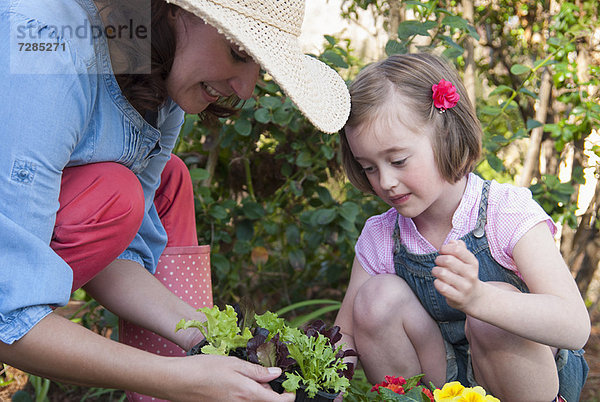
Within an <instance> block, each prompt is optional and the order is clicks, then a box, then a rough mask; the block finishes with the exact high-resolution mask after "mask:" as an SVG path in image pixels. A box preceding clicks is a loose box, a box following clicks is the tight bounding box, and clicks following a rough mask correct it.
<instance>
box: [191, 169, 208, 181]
mask: <svg viewBox="0 0 600 402" xmlns="http://www.w3.org/2000/svg"><path fill="white" fill-rule="evenodd" d="M190 176H191V177H192V181H202V180H206V179H208V178H209V177H210V173H209V172H208V170H206V169H202V168H193V169H190Z"/></svg>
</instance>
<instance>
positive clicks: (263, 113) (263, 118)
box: [254, 107, 271, 124]
mask: <svg viewBox="0 0 600 402" xmlns="http://www.w3.org/2000/svg"><path fill="white" fill-rule="evenodd" d="M254 118H255V119H256V121H258V122H259V123H263V124H266V123H268V122H270V121H271V111H270V110H269V109H267V108H264V107H263V108H260V109H257V110H256V111H255V112H254Z"/></svg>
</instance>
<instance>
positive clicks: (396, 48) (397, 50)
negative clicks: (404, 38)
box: [385, 40, 407, 56]
mask: <svg viewBox="0 0 600 402" xmlns="http://www.w3.org/2000/svg"><path fill="white" fill-rule="evenodd" d="M406 52H407V48H406V45H405V44H404V43H400V42H398V41H396V40H388V41H387V43H386V44H385V54H386V55H388V56H391V55H393V54H405V53H406Z"/></svg>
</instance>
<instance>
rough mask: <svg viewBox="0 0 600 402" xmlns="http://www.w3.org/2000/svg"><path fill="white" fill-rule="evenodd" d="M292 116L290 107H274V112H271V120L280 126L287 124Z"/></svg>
mask: <svg viewBox="0 0 600 402" xmlns="http://www.w3.org/2000/svg"><path fill="white" fill-rule="evenodd" d="M293 117H294V109H292V108H290V107H285V106H281V107H278V108H277V109H275V113H273V121H274V122H275V123H277V124H279V125H282V126H285V125H287V124H289V123H290V121H291V120H292V118H293Z"/></svg>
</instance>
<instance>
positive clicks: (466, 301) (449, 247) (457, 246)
mask: <svg viewBox="0 0 600 402" xmlns="http://www.w3.org/2000/svg"><path fill="white" fill-rule="evenodd" d="M435 263H436V264H437V266H436V267H434V268H433V269H432V270H431V273H432V274H433V275H434V276H435V277H436V278H437V279H436V280H435V281H434V282H433V284H434V286H435V288H436V289H437V291H438V292H440V294H441V295H442V296H444V297H445V298H446V301H447V302H448V305H450V306H451V307H454V308H455V309H457V310H461V311H465V309H466V308H467V307H469V306H472V305H473V304H474V302H475V301H476V299H477V298H478V297H479V296H480V294H481V287H482V286H481V285H482V282H481V281H480V280H479V262H478V261H477V258H475V256H474V255H473V253H471V252H470V251H469V250H468V249H467V246H466V244H465V243H464V242H463V241H462V240H458V241H455V240H451V241H450V242H448V244H444V245H443V246H442V247H441V248H440V255H439V256H438V257H437V258H436V259H435Z"/></svg>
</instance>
